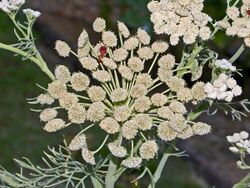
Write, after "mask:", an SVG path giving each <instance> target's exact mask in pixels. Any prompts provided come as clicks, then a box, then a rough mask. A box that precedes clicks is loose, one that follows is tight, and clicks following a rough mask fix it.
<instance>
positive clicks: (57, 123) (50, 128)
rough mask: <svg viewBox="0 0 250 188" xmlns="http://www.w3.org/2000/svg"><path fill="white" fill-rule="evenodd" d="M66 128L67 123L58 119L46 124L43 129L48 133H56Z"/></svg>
mask: <svg viewBox="0 0 250 188" xmlns="http://www.w3.org/2000/svg"><path fill="white" fill-rule="evenodd" d="M66 126H67V125H66V124H65V121H63V120H62V119H59V118H56V119H52V120H50V121H49V122H48V123H46V124H45V126H44V127H43V129H44V130H45V131H47V132H56V131H58V130H61V129H63V128H65V127H66Z"/></svg>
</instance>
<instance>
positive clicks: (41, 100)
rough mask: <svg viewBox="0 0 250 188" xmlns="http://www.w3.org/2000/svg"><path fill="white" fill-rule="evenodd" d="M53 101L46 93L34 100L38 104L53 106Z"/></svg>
mask: <svg viewBox="0 0 250 188" xmlns="http://www.w3.org/2000/svg"><path fill="white" fill-rule="evenodd" d="M54 101H55V100H54V99H53V97H51V96H50V95H49V94H48V93H47V94H40V95H39V96H38V97H37V99H36V102H37V103H39V104H42V105H44V104H48V105H50V104H53V103H54Z"/></svg>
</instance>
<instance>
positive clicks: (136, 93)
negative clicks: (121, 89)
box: [130, 84, 147, 98]
mask: <svg viewBox="0 0 250 188" xmlns="http://www.w3.org/2000/svg"><path fill="white" fill-rule="evenodd" d="M146 94H147V88H146V87H145V86H144V85H142V84H136V85H134V86H133V87H132V89H131V93H130V95H131V97H133V98H139V97H143V96H145V95H146Z"/></svg>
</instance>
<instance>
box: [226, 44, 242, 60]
mask: <svg viewBox="0 0 250 188" xmlns="http://www.w3.org/2000/svg"><path fill="white" fill-rule="evenodd" d="M245 49H246V47H245V45H244V44H242V45H241V47H240V48H239V49H238V50H237V52H236V53H235V54H234V55H233V57H231V58H230V59H229V60H228V61H229V62H231V63H234V62H235V61H236V60H237V59H238V58H239V57H240V56H241V54H242V53H243V52H244V50H245Z"/></svg>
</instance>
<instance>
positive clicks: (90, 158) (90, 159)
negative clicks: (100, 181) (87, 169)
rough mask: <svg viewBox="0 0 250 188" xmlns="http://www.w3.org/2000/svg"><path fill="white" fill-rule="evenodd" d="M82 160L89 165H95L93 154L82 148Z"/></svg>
mask: <svg viewBox="0 0 250 188" xmlns="http://www.w3.org/2000/svg"><path fill="white" fill-rule="evenodd" d="M82 158H83V159H84V160H85V161H86V162H87V163H89V164H91V165H95V164H96V162H95V157H94V153H93V152H92V151H89V150H88V149H86V148H82Z"/></svg>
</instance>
